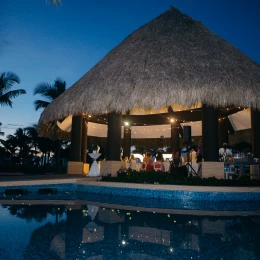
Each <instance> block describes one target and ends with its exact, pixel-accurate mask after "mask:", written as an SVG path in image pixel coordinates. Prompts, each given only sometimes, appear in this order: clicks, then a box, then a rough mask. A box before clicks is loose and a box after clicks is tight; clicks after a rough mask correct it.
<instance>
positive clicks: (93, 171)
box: [86, 152, 101, 177]
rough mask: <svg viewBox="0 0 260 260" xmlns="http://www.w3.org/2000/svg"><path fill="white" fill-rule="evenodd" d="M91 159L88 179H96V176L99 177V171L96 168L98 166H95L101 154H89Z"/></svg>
mask: <svg viewBox="0 0 260 260" xmlns="http://www.w3.org/2000/svg"><path fill="white" fill-rule="evenodd" d="M88 155H89V156H90V157H91V158H92V159H93V163H92V165H91V167H90V170H89V173H88V175H86V176H88V177H96V176H99V175H100V169H99V168H98V164H97V161H96V160H97V158H98V157H99V156H100V155H101V153H95V152H93V153H89V154H88Z"/></svg>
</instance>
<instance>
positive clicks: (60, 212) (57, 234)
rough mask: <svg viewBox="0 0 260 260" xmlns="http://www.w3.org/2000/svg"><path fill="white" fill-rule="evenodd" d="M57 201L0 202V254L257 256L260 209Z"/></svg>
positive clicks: (11, 256) (26, 258)
mask: <svg viewBox="0 0 260 260" xmlns="http://www.w3.org/2000/svg"><path fill="white" fill-rule="evenodd" d="M56 203H57V202H55V203H54V204H52V203H50V201H41V202H39V201H38V204H31V203H29V202H26V201H25V202H23V204H22V203H21V202H19V204H17V203H15V202H14V201H12V203H8V202H6V204H4V205H1V207H0V230H1V233H0V241H1V246H0V256H1V259H8V260H14V259H15V260H20V259H24V260H29V259H42V260H45V259H46V260H47V259H54V260H55V259H79V260H80V259H89V260H94V259H156V260H159V259H160V260H161V259H243V260H244V259H260V242H259V237H260V215H250V216H249V215H247V214H246V213H244V215H243V216H239V215H237V214H236V212H229V214H227V213H225V214H224V213H223V214H222V215H218V216H212V215H208V213H207V212H204V211H200V212H199V213H198V214H195V213H196V212H193V211H187V212H186V214H180V213H179V212H178V211H176V212H170V211H169V212H170V213H169V212H167V210H164V211H163V212H160V209H159V210H158V211H157V209H155V208H154V209H149V208H140V207H139V208H135V207H131V208H130V207H129V206H125V207H123V208H120V207H119V206H116V205H111V204H110V205H108V204H105V203H104V204H100V203H92V204H84V203H83V204H76V203H74V202H73V201H67V202H63V203H61V204H56Z"/></svg>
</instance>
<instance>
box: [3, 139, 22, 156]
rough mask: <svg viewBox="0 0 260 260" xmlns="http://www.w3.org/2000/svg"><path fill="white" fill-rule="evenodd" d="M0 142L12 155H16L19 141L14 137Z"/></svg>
mask: <svg viewBox="0 0 260 260" xmlns="http://www.w3.org/2000/svg"><path fill="white" fill-rule="evenodd" d="M0 143H1V145H2V147H3V149H4V150H5V152H7V153H9V154H10V155H15V152H16V151H17V149H18V145H17V141H16V139H14V138H11V139H7V140H1V139H0Z"/></svg>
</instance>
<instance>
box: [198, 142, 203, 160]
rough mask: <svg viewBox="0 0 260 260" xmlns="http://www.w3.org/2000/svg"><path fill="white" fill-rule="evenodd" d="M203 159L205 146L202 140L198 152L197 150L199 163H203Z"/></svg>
mask: <svg viewBox="0 0 260 260" xmlns="http://www.w3.org/2000/svg"><path fill="white" fill-rule="evenodd" d="M202 158H203V146H202V140H201V141H200V142H199V146H198V150H197V163H199V162H202Z"/></svg>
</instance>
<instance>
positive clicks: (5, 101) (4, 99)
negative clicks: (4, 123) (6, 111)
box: [0, 89, 26, 107]
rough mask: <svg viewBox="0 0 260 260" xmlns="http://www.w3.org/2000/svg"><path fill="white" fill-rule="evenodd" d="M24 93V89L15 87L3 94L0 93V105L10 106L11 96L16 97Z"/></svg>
mask: <svg viewBox="0 0 260 260" xmlns="http://www.w3.org/2000/svg"><path fill="white" fill-rule="evenodd" d="M22 94H26V91H25V90H24V89H17V90H12V91H9V92H7V93H5V94H3V95H0V105H2V106H5V105H7V106H10V107H12V104H13V102H12V101H11V100H10V99H11V98H16V97H17V96H19V95H22Z"/></svg>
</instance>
